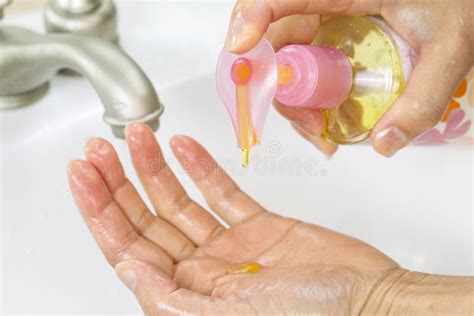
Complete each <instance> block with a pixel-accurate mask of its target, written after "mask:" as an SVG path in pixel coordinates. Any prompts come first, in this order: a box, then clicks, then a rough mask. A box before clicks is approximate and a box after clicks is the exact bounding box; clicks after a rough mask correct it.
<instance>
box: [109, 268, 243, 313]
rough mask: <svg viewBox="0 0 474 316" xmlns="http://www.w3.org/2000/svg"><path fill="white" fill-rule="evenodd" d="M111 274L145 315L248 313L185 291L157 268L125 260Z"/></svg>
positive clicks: (238, 306) (221, 300)
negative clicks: (123, 286) (137, 303)
mask: <svg viewBox="0 0 474 316" xmlns="http://www.w3.org/2000/svg"><path fill="white" fill-rule="evenodd" d="M115 272H116V273H117V276H118V277H119V279H120V280H121V281H122V282H123V283H124V284H125V285H126V286H127V287H128V288H129V289H130V290H131V291H132V292H133V293H134V294H135V297H136V298H137V300H138V302H139V303H140V305H141V307H142V309H143V312H144V313H145V314H146V315H162V314H179V315H182V314H183V315H188V314H193V315H194V314H209V315H224V314H225V313H228V311H229V308H230V309H231V310H239V311H242V312H244V313H248V312H251V311H252V310H251V308H249V306H247V304H243V303H242V302H240V301H237V302H235V301H227V300H225V299H224V298H220V297H212V298H211V297H210V296H207V295H203V294H200V293H197V292H193V291H190V290H188V289H185V288H179V287H178V285H177V283H176V282H175V281H174V280H173V279H171V278H170V277H169V275H168V274H166V273H165V272H163V271H162V270H160V269H159V268H158V267H156V266H154V265H151V264H148V263H145V262H143V261H139V260H136V259H129V260H125V261H122V262H120V263H118V264H117V265H116V266H115Z"/></svg>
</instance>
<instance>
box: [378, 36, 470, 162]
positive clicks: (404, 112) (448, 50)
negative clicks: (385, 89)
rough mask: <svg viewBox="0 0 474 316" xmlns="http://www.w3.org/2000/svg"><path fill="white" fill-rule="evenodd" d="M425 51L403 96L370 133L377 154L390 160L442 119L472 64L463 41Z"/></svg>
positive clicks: (434, 46)
mask: <svg viewBox="0 0 474 316" xmlns="http://www.w3.org/2000/svg"><path fill="white" fill-rule="evenodd" d="M450 41H451V42H449V43H442V44H441V43H439V44H435V45H429V46H425V47H423V48H422V51H421V55H420V60H419V62H418V64H417V65H416V67H415V69H414V71H413V74H412V76H411V77H410V79H409V82H408V85H407V87H406V89H405V91H404V92H403V94H402V95H401V96H400V97H399V98H398V100H397V101H396V102H395V103H394V104H393V106H392V107H391V108H390V110H389V111H388V112H387V113H385V115H384V116H383V117H382V118H381V119H380V121H379V122H378V123H377V124H376V126H375V127H374V129H373V130H372V133H371V140H372V144H373V146H374V148H375V150H376V151H377V152H379V153H380V154H382V155H384V156H387V157H390V156H392V155H394V154H395V153H396V152H397V151H399V150H400V149H402V148H403V147H405V146H406V145H407V144H408V143H409V142H410V141H411V140H413V139H414V138H416V137H417V136H419V135H420V134H422V133H423V132H425V131H427V130H428V129H430V128H432V127H433V126H435V125H436V124H437V123H438V122H439V120H440V119H441V117H442V115H443V113H444V112H445V110H446V107H447V106H448V104H449V102H450V100H451V98H452V96H453V94H454V92H455V89H456V88H457V86H458V84H459V82H460V81H461V80H462V78H463V77H464V76H465V75H466V73H467V72H468V71H469V68H470V67H471V65H472V56H470V53H469V49H466V47H465V45H466V44H465V43H464V42H463V41H461V42H459V40H456V39H452V40H450Z"/></svg>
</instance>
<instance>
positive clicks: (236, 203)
mask: <svg viewBox="0 0 474 316" xmlns="http://www.w3.org/2000/svg"><path fill="white" fill-rule="evenodd" d="M127 140H128V143H129V147H130V151H131V154H132V159H133V162H134V166H135V168H136V170H137V173H138V175H139V177H140V180H141V182H142V183H143V185H144V187H145V189H146V191H147V194H148V195H149V197H150V200H151V202H152V204H153V206H154V207H155V209H156V210H157V213H158V216H155V215H153V214H152V213H151V212H150V211H149V210H148V209H147V207H146V205H145V204H144V202H143V201H142V200H141V198H140V197H139V196H138V194H137V192H136V190H135V189H134V187H133V185H131V183H130V182H129V181H128V180H127V179H126V178H125V175H124V173H123V169H122V167H121V165H120V162H119V160H118V157H117V155H116V153H115V151H114V150H113V148H112V147H111V145H110V144H108V143H107V142H106V141H104V140H101V139H94V140H92V141H90V142H89V143H88V145H87V147H86V156H87V160H88V161H74V162H72V163H71V165H70V167H69V176H70V185H71V189H72V191H73V194H74V197H75V200H76V203H77V205H78V207H79V209H80V211H81V214H82V215H83V217H84V220H85V221H86V223H87V224H88V226H89V228H90V230H91V232H92V234H93V235H94V238H95V239H96V242H97V243H98V245H99V247H100V248H101V250H102V251H103V252H104V254H105V256H106V258H107V259H108V261H109V262H110V263H111V264H112V265H113V266H117V268H116V269H117V271H118V274H119V276H120V277H121V279H124V278H125V277H124V275H125V274H124V273H123V272H124V271H133V275H134V280H133V282H131V281H129V282H128V284H127V282H125V281H124V282H125V283H126V284H127V285H128V286H129V287H131V288H132V290H133V291H134V292H135V294H136V296H137V298H138V300H139V302H140V304H141V305H142V307H143V309H144V310H145V312H146V313H149V314H155V313H158V312H165V313H173V312H177V311H179V312H196V311H198V312H204V313H210V314H215V313H223V312H225V313H229V312H235V313H263V314H268V313H276V312H281V311H289V313H302V312H313V313H314V312H318V313H325V314H326V313H336V314H341V313H347V312H349V311H360V310H361V309H362V307H363V305H364V302H365V301H366V298H367V296H368V295H369V292H370V291H371V289H372V287H373V286H374V284H375V283H376V282H377V280H379V279H380V278H382V277H383V275H384V274H386V273H387V272H389V271H390V270H393V269H396V268H397V267H398V266H397V264H396V263H395V262H393V261H392V260H391V259H390V258H388V257H386V256H385V255H383V254H382V253H380V252H379V251H377V250H376V249H374V248H372V247H370V246H369V245H367V244H365V243H363V242H361V241H359V240H356V239H353V238H351V237H348V236H344V235H342V234H339V233H336V232H333V231H330V230H327V229H325V228H322V227H318V226H315V225H310V224H306V223H302V222H298V221H296V220H293V219H289V218H284V217H281V216H278V215H275V214H272V213H269V212H267V211H266V210H264V209H263V208H262V207H261V206H260V205H258V204H257V203H256V202H255V201H253V200H252V199H250V198H249V197H248V196H247V195H245V194H244V193H243V192H242V191H240V189H238V187H237V186H236V185H235V183H233V182H232V180H231V179H230V178H229V177H228V176H227V175H226V174H225V173H224V172H223V171H222V170H221V169H220V168H219V167H218V166H217V164H216V163H215V162H214V160H212V158H211V157H210V155H209V154H208V153H207V152H206V151H205V150H204V149H203V148H202V147H201V146H200V145H199V144H197V143H196V142H194V141H192V140H191V139H189V138H185V137H177V138H175V139H174V140H173V142H172V148H173V150H174V152H175V155H176V156H177V158H178V159H179V160H180V162H181V163H182V164H183V166H186V168H185V169H186V171H187V172H188V173H189V175H190V176H191V177H192V178H193V180H194V181H195V182H196V184H197V185H198V187H199V188H200V190H201V192H202V193H203V195H204V196H205V197H206V200H207V201H208V203H209V205H210V206H211V208H212V209H213V210H214V211H215V212H216V213H217V214H218V215H219V216H220V217H222V219H223V220H224V221H226V222H227V223H228V224H229V225H230V227H229V228H228V229H226V228H225V227H224V226H222V225H221V224H220V223H219V222H218V221H217V220H216V219H215V218H214V217H213V216H212V215H211V214H210V213H209V212H207V211H206V210H205V209H204V208H202V207H201V206H199V205H198V204H196V203H195V202H194V201H192V200H191V199H190V198H189V197H188V196H187V195H186V193H185V191H184V189H183V188H182V187H181V185H180V184H179V182H178V181H177V179H176V177H175V176H174V174H173V173H172V172H171V171H170V169H169V168H168V166H167V165H166V164H165V163H164V159H163V157H162V154H161V151H160V148H159V146H158V144H157V143H156V140H155V138H154V135H153V133H152V132H151V131H150V130H149V129H148V128H146V127H145V126H143V125H140V124H134V125H132V126H130V127H129V128H128V129H127ZM203 161H205V162H206V163H205V164H203V163H202V162H203ZM203 165H204V166H206V167H205V168H203V167H202V166H203ZM150 166H152V167H150ZM135 259H138V260H139V261H137V260H135ZM246 262H258V263H259V264H261V265H262V266H263V269H262V270H261V271H259V272H258V273H233V272H232V271H233V270H234V271H235V268H237V267H238V266H240V265H241V264H242V263H246ZM128 275H130V273H129V274H128Z"/></svg>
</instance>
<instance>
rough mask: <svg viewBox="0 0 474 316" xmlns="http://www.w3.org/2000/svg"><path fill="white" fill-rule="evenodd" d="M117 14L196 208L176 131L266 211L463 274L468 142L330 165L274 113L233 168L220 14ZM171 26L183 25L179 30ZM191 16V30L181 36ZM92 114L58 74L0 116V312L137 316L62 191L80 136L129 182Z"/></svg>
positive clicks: (78, 87)
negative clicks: (42, 94) (111, 158)
mask: <svg viewBox="0 0 474 316" xmlns="http://www.w3.org/2000/svg"><path fill="white" fill-rule="evenodd" d="M119 4H120V5H119V10H120V13H121V15H120V17H121V36H122V43H123V46H124V47H125V48H126V50H127V51H129V52H130V54H131V55H132V56H133V57H134V58H136V60H137V61H138V63H139V64H141V65H142V66H143V68H144V69H145V71H146V72H147V73H148V74H149V75H150V77H151V79H152V80H153V81H154V82H155V83H156V85H157V87H158V91H159V95H160V98H161V100H162V102H163V103H164V104H165V107H166V110H165V114H164V115H163V117H162V125H161V128H160V130H159V131H158V132H157V133H156V135H157V137H158V139H159V140H160V141H161V143H162V145H163V148H164V151H165V154H166V155H167V157H168V158H169V159H170V164H171V165H172V166H173V169H175V170H176V171H177V173H178V176H179V177H180V178H181V179H182V181H183V183H184V185H185V187H187V188H188V190H189V193H190V194H191V195H192V196H193V197H195V198H196V200H198V201H199V202H203V199H202V198H201V197H200V195H199V194H198V191H197V189H196V188H195V187H194V186H193V185H192V183H191V181H190V180H189V179H188V178H187V177H186V176H185V175H184V172H182V171H181V169H180V168H179V167H178V166H177V163H176V160H174V159H173V158H172V156H170V150H169V148H168V146H167V142H168V140H169V139H170V137H171V136H172V135H174V134H187V135H191V136H193V137H194V138H196V139H197V140H199V141H200V142H202V143H203V144H204V145H205V146H206V147H207V148H208V149H209V151H210V152H211V153H213V154H214V155H215V156H216V157H217V158H218V160H219V161H221V162H222V163H223V165H224V166H225V167H226V169H227V170H229V172H230V173H231V174H232V175H233V176H234V178H236V180H237V181H238V182H239V183H240V184H241V185H242V187H243V188H244V189H245V190H246V191H247V192H249V193H250V194H251V195H252V196H254V197H255V198H256V199H257V200H258V201H260V202H261V203H262V204H263V205H265V206H266V207H267V208H268V209H269V210H271V211H274V212H277V213H279V214H283V215H286V216H291V217H296V218H299V219H301V220H305V221H309V222H313V223H317V224H319V225H322V226H326V227H330V228H332V229H335V230H338V231H342V232H344V233H347V234H349V235H353V236H356V237H358V238H360V239H362V240H365V241H367V242H369V243H371V244H373V245H375V246H376V247H378V248H379V249H381V250H382V251H384V252H385V253H387V254H388V255H390V256H391V257H393V258H394V259H395V260H397V261H398V262H399V263H400V264H401V265H402V266H404V267H406V268H409V269H415V270H419V271H425V272H433V273H443V274H461V275H463V274H472V273H473V257H472V249H473V235H472V227H473V219H472V211H473V210H472V203H473V201H472V192H473V183H472V170H473V156H472V155H473V148H472V146H461V145H459V146H456V145H452V146H445V147H411V148H408V149H406V150H404V151H403V152H401V153H400V154H399V155H397V156H396V157H395V158H393V159H385V158H382V157H380V156H378V155H376V154H375V153H374V152H373V150H372V149H371V147H370V146H367V145H360V146H351V147H344V148H341V149H340V152H338V153H337V154H336V156H335V157H334V158H333V159H332V160H329V161H328V160H326V159H325V158H324V157H323V155H321V154H319V153H318V152H317V151H316V150H315V149H314V148H313V147H312V146H310V145H309V144H307V143H306V142H305V141H303V140H302V139H300V138H299V137H298V136H297V135H296V134H295V133H294V132H293V131H292V130H291V128H290V126H289V124H288V123H287V122H286V121H285V120H284V119H282V118H281V117H279V115H278V114H276V113H275V112H274V111H271V112H270V115H269V118H268V121H267V126H266V130H265V132H264V139H263V143H262V145H261V146H260V148H259V149H258V150H257V151H256V152H255V153H254V154H253V163H251V166H250V167H249V169H248V170H243V169H242V168H241V167H240V162H239V159H240V153H239V150H238V149H237V148H236V146H235V140H234V134H233V131H232V129H231V123H230V121H229V119H228V117H227V113H226V111H225V109H224V107H223V105H222V104H221V102H220V101H219V99H218V96H217V93H216V89H215V83H214V76H213V67H214V63H215V60H216V57H217V53H218V51H219V50H220V45H221V43H222V42H223V38H224V32H225V25H226V23H227V18H228V15H229V13H230V8H231V5H230V4H228V3H225V4H207V5H202V4H201V5H193V4H189V3H187V4H185V3H178V4H172V3H159V4H154V3H150V2H143V3H140V5H138V4H136V3H134V4H127V3H126V2H125V3H122V2H119ZM178 16H182V19H184V20H185V21H187V22H184V24H183V25H181V24H180V23H181V22H178V18H177V17H178ZM189 19H194V20H195V21H201V24H199V25H198V26H193V29H192V32H191V31H190V28H191V26H192V25H194V24H190V23H191V22H192V21H189ZM132 21H133V22H132ZM136 21H140V23H137V22H136ZM7 22H18V24H22V25H26V26H29V27H38V26H39V25H40V18H39V14H38V13H35V14H32V15H29V14H22V15H18V16H15V17H14V16H12V17H11V18H10V19H7ZM152 27H153V32H156V34H155V33H152V32H151V31H150V30H151V28H152ZM171 29H172V30H173V31H174V34H169V33H167V30H171ZM141 34H146V35H145V36H143V37H140V35H141ZM196 34H203V35H204V36H203V38H201V39H196V38H195V37H196ZM176 38H178V39H180V40H178V41H177V40H176ZM189 45H193V46H194V47H195V50H193V52H194V54H193V55H192V56H190V55H189ZM102 112H103V109H102V106H101V105H100V103H99V100H98V98H97V97H96V95H95V93H94V91H92V90H91V87H90V86H89V84H88V83H87V82H86V81H85V80H84V79H82V78H67V77H57V78H55V79H54V81H53V82H52V89H51V91H50V92H49V94H48V95H47V96H46V98H44V99H42V100H41V101H40V102H38V103H37V104H35V105H34V106H31V107H26V108H23V109H19V110H16V111H9V112H0V124H1V144H2V147H1V149H2V152H1V158H2V163H1V167H2V168H1V179H2V183H1V184H2V186H1V191H0V192H1V206H2V209H1V213H0V215H1V219H2V229H1V238H2V253H1V264H2V276H3V280H2V301H3V307H2V309H0V311H2V312H5V313H20V312H22V313H28V312H29V313H33V312H35V313H37V312H43V313H68V314H70V313H73V312H74V313H138V312H139V311H140V309H139V307H138V305H137V304H136V303H135V300H134V298H133V297H132V295H131V294H130V293H129V292H128V290H126V289H125V287H123V286H122V285H121V284H120V283H119V281H118V280H117V279H116V277H115V275H114V272H113V270H112V269H111V268H110V267H109V266H107V264H106V262H105V260H104V259H103V258H102V255H101V254H100V251H99V250H98V248H97V247H96V246H95V244H94V242H93V240H92V238H91V236H90V234H89V233H88V231H87V229H86V227H85V225H84V224H83V223H82V220H81V219H80V216H79V214H78V212H77V211H76V208H75V206H74V204H73V201H72V198H71V195H70V193H69V189H68V186H67V179H66V164H67V162H68V161H69V160H70V159H72V158H76V157H82V146H83V143H84V141H85V139H86V138H87V137H91V136H101V137H105V138H107V139H109V140H111V141H112V142H113V144H114V145H115V146H116V147H117V149H118V151H119V154H120V155H121V157H122V159H123V161H124V164H125V168H126V170H127V172H128V175H129V176H130V177H131V178H132V179H133V180H136V178H135V175H134V173H133V170H132V168H131V164H130V160H129V158H128V153H127V149H126V145H125V143H124V142H123V141H121V140H117V139H114V138H113V137H112V134H111V132H110V129H109V127H108V126H106V125H105V124H104V123H103V122H102V118H101V115H102ZM257 158H259V159H257ZM257 160H259V161H260V164H257V163H256V162H257ZM289 162H290V163H289ZM262 163H264V164H266V166H263V165H262ZM291 166H293V168H292V167H291ZM302 166H306V169H304V168H303V167H302ZM287 167H288V168H287ZM298 167H300V168H303V169H302V170H301V171H298ZM308 169H309V170H308ZM136 183H138V182H136ZM446 258H449V260H446Z"/></svg>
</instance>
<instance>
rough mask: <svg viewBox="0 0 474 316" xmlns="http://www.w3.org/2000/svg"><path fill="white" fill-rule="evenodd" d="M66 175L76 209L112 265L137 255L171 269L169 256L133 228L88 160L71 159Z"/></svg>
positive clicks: (169, 271)
mask: <svg viewBox="0 0 474 316" xmlns="http://www.w3.org/2000/svg"><path fill="white" fill-rule="evenodd" d="M68 174H69V185H70V187H71V191H72V193H73V196H74V199H75V201H76V204H77V206H78V208H79V211H80V213H81V215H82V217H83V218H84V221H85V222H86V224H87V226H88V227H89V229H90V231H91V233H92V235H93V237H94V239H95V240H96V242H97V244H98V245H99V247H100V249H101V250H102V252H103V253H104V255H105V257H106V258H107V260H108V261H109V263H110V264H111V265H112V266H115V265H116V264H117V263H118V262H119V261H122V260H124V259H127V258H140V259H141V260H144V261H147V262H150V263H153V264H156V265H157V266H159V267H161V268H162V269H163V271H165V272H166V273H171V272H172V271H173V261H172V260H171V258H170V257H168V255H167V254H166V253H165V252H164V251H163V250H161V249H160V248H159V247H156V245H154V244H153V243H152V242H150V241H148V240H146V239H144V238H143V237H141V236H140V235H139V234H137V232H136V231H135V230H134V229H133V227H132V225H131V224H130V223H129V222H128V220H127V219H126V218H125V216H124V215H123V213H122V210H121V209H120V207H119V206H118V205H117V204H116V203H115V201H114V200H113V199H112V196H111V195H110V193H109V191H108V189H107V186H106V184H105V183H104V181H103V180H102V178H101V176H100V174H99V173H98V172H97V170H96V169H95V168H94V166H93V165H92V164H91V163H89V162H86V161H82V160H75V161H72V162H71V163H70V164H69V168H68Z"/></svg>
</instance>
